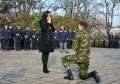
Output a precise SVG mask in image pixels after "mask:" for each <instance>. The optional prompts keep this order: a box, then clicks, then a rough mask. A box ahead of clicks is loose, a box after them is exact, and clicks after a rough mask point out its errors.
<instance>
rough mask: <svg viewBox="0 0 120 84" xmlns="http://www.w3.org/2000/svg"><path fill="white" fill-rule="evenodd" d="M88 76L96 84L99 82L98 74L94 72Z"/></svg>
mask: <svg viewBox="0 0 120 84" xmlns="http://www.w3.org/2000/svg"><path fill="white" fill-rule="evenodd" d="M88 76H89V77H92V78H94V79H95V81H96V83H97V84H99V83H100V82H101V79H100V76H99V75H98V72H96V71H93V72H90V73H89V74H88Z"/></svg>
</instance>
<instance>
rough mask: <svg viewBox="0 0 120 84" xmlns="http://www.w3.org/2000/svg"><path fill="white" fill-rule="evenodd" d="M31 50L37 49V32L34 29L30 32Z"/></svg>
mask: <svg viewBox="0 0 120 84" xmlns="http://www.w3.org/2000/svg"><path fill="white" fill-rule="evenodd" d="M31 49H33V50H36V49H37V32H36V29H35V28H33V29H32V31H31Z"/></svg>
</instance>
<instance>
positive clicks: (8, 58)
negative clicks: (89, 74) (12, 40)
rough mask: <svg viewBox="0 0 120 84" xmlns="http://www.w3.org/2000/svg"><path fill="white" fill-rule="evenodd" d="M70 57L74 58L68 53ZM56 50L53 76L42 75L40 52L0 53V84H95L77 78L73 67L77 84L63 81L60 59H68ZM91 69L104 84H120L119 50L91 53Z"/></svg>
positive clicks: (101, 50) (53, 60)
mask: <svg viewBox="0 0 120 84" xmlns="http://www.w3.org/2000/svg"><path fill="white" fill-rule="evenodd" d="M69 51H70V53H69V54H74V52H73V51H72V50H69ZM65 55H66V54H65V53H60V52H59V50H56V51H55V52H54V53H51V54H50V59H49V69H50V71H51V73H50V74H43V73H42V63H41V53H39V52H38V51H32V50H31V51H24V50H22V51H2V50H0V84H96V83H95V82H94V80H93V79H88V80H86V81H83V80H80V79H79V78H78V76H77V75H76V74H77V69H74V68H75V67H76V68H77V66H75V65H74V67H72V71H73V73H74V76H75V80H73V81H68V80H64V79H63V77H64V74H65V73H64V72H65V71H64V69H63V67H62V65H61V62H60V59H61V57H63V56H65ZM90 64H91V65H90V69H89V71H92V70H97V71H98V72H99V74H100V76H101V79H102V83H101V84H120V49H102V48H99V49H98V48H92V49H91V62H90Z"/></svg>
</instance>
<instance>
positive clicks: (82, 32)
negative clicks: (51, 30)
mask: <svg viewBox="0 0 120 84" xmlns="http://www.w3.org/2000/svg"><path fill="white" fill-rule="evenodd" d="M87 27H88V24H87V23H86V22H85V21H80V25H79V32H78V34H77V36H76V40H75V42H74V43H73V47H74V49H75V51H76V53H75V55H69V56H65V57H63V58H62V64H63V66H64V68H65V69H66V70H67V76H65V77H64V79H69V80H73V79H74V77H73V74H72V72H71V70H70V64H71V63H75V64H78V66H79V77H80V79H82V80H86V79H88V78H90V77H92V78H94V79H95V81H96V83H100V77H99V75H98V73H97V72H96V71H92V72H90V73H88V68H89V55H90V38H91V35H90V33H89V32H88V29H87Z"/></svg>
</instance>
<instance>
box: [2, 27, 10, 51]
mask: <svg viewBox="0 0 120 84" xmlns="http://www.w3.org/2000/svg"><path fill="white" fill-rule="evenodd" d="M2 39H3V41H2V42H3V43H2V47H3V49H5V50H9V49H10V47H9V46H10V40H9V39H10V30H9V29H8V26H7V25H6V26H5V28H4V29H3V31H2Z"/></svg>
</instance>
